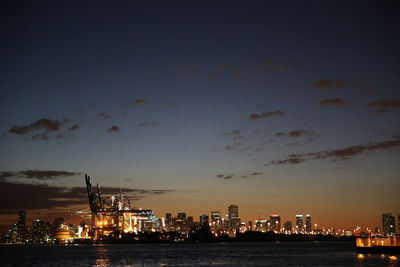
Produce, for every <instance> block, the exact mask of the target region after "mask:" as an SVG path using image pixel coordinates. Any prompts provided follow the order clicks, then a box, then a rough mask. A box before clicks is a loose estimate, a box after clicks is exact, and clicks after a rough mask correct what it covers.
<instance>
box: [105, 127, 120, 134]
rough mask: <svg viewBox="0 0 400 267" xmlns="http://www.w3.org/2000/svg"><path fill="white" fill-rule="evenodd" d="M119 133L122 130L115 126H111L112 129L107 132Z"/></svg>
mask: <svg viewBox="0 0 400 267" xmlns="http://www.w3.org/2000/svg"><path fill="white" fill-rule="evenodd" d="M119 131H121V129H120V128H119V127H118V126H115V125H113V126H111V127H110V128H109V129H108V130H107V132H110V133H115V132H119Z"/></svg>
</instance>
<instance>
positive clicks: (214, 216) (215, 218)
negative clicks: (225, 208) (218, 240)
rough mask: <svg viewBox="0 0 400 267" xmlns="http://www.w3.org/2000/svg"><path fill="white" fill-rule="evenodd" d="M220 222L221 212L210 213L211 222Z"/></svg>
mask: <svg viewBox="0 0 400 267" xmlns="http://www.w3.org/2000/svg"><path fill="white" fill-rule="evenodd" d="M218 220H221V212H220V211H211V221H212V222H213V221H218Z"/></svg>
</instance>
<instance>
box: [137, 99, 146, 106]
mask: <svg viewBox="0 0 400 267" xmlns="http://www.w3.org/2000/svg"><path fill="white" fill-rule="evenodd" d="M147 102H149V101H148V100H147V99H145V98H141V99H136V100H135V104H138V105H140V104H145V103H147Z"/></svg>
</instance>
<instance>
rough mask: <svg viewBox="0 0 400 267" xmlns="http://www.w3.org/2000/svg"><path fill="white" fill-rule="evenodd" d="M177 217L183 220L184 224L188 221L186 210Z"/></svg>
mask: <svg viewBox="0 0 400 267" xmlns="http://www.w3.org/2000/svg"><path fill="white" fill-rule="evenodd" d="M177 218H178V219H179V220H181V221H182V223H183V224H185V223H186V212H181V213H178V217H177Z"/></svg>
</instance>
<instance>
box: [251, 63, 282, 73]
mask: <svg viewBox="0 0 400 267" xmlns="http://www.w3.org/2000/svg"><path fill="white" fill-rule="evenodd" d="M265 69H270V70H276V71H286V70H287V67H286V66H285V65H280V64H276V63H274V62H272V61H265V62H264V63H263V64H259V65H255V66H254V70H256V71H262V70H265Z"/></svg>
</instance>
